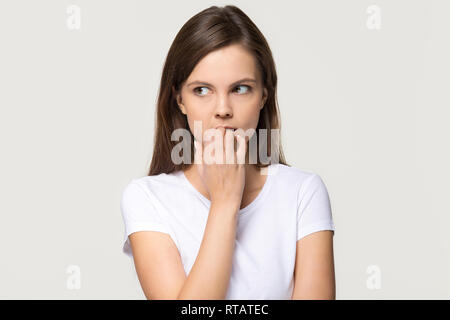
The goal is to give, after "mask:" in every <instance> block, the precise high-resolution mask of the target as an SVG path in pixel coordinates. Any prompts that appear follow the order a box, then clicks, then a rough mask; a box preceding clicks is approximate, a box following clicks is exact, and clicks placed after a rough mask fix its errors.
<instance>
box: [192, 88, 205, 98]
mask: <svg viewBox="0 0 450 320" xmlns="http://www.w3.org/2000/svg"><path fill="white" fill-rule="evenodd" d="M198 89H208V88H207V87H197V88H195V89H194V92H195V93H198ZM199 95H200V96H204V94H199Z"/></svg>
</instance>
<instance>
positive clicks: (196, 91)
mask: <svg viewBox="0 0 450 320" xmlns="http://www.w3.org/2000/svg"><path fill="white" fill-rule="evenodd" d="M239 88H245V90H244V92H242V94H245V93H247V92H250V91H252V88H251V87H250V86H247V85H243V84H241V85H239V86H237V87H236V88H235V89H239ZM205 90H209V88H208V87H197V88H194V92H195V93H196V94H198V95H199V96H204V95H206V93H207V91H205ZM202 91H203V93H204V94H202ZM241 91H242V90H241Z"/></svg>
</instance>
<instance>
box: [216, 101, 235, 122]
mask: <svg viewBox="0 0 450 320" xmlns="http://www.w3.org/2000/svg"><path fill="white" fill-rule="evenodd" d="M232 115H233V109H232V108H231V105H230V102H229V101H228V100H227V98H220V99H219V101H218V102H217V107H216V116H219V117H231V116H232Z"/></svg>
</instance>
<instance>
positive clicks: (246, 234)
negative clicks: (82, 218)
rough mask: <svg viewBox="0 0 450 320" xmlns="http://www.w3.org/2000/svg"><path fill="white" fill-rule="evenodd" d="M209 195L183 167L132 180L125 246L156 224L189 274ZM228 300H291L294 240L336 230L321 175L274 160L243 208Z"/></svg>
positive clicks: (124, 203)
mask: <svg viewBox="0 0 450 320" xmlns="http://www.w3.org/2000/svg"><path fill="white" fill-rule="evenodd" d="M209 207H210V201H209V200H208V199H207V198H205V197H204V196H203V195H202V194H201V193H200V192H199V191H198V190H197V189H195V187H194V186H193V185H192V184H191V183H190V182H189V180H188V179H187V178H186V176H185V175H184V173H183V172H182V171H177V172H174V173H170V174H165V173H162V174H159V175H155V176H145V177H142V178H136V179H132V180H131V181H130V183H129V184H128V185H127V186H126V188H125V189H124V191H123V194H122V199H121V211H122V216H123V219H124V224H125V234H124V244H123V249H122V250H123V252H124V253H125V254H126V255H128V256H129V257H133V255H132V251H131V247H130V243H129V239H128V236H129V235H130V234H131V233H133V232H136V231H159V232H163V233H167V234H169V235H170V236H171V238H172V240H173V241H174V243H175V245H176V246H177V248H178V250H179V252H180V256H181V259H182V262H183V267H184V270H185V272H186V275H188V274H189V271H190V270H191V268H192V265H193V264H194V262H195V259H196V257H197V254H198V251H199V248H200V244H201V241H202V238H203V233H204V230H205V227H206V222H207V218H208V213H209ZM238 215H239V220H238V224H237V230H236V243H235V250H234V256H233V262H232V273H231V278H230V284H229V289H228V292H227V297H226V299H266V300H268V299H291V295H292V290H293V272H294V267H295V254H296V241H297V240H299V239H301V238H303V237H305V236H307V235H309V234H311V233H313V232H316V231H320V230H333V235H334V223H333V218H332V213H331V206H330V200H329V196H328V192H327V188H326V186H325V184H324V182H323V181H322V179H321V178H320V176H319V175H318V174H316V173H313V172H307V171H302V170H299V169H297V168H295V167H289V166H286V165H283V164H272V165H270V167H269V174H268V176H267V180H266V182H265V185H264V187H263V188H262V190H261V191H260V193H259V194H258V195H257V197H256V198H255V199H254V200H253V202H252V203H250V204H249V205H247V206H246V207H245V208H243V209H241V210H240V211H239V213H238Z"/></svg>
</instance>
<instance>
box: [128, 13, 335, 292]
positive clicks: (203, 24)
mask: <svg viewBox="0 0 450 320" xmlns="http://www.w3.org/2000/svg"><path fill="white" fill-rule="evenodd" d="M276 88H277V75H276V70H275V63H274V60H273V57H272V54H271V51H270V48H269V46H268V44H267V42H266V40H265V38H264V36H263V35H262V33H261V32H260V31H259V30H258V28H257V27H256V26H255V24H254V23H253V22H252V21H251V20H250V19H249V17H248V16H247V15H246V14H245V13H244V12H242V11H241V10H240V9H238V8H237V7H235V6H225V7H217V6H212V7H210V8H208V9H205V10H203V11H201V12H200V13H198V14H196V15H195V16H194V17H192V18H191V19H190V20H189V21H187V22H186V23H185V25H184V26H183V27H182V28H181V30H180V31H179V33H178V34H177V36H176V38H175V40H174V42H173V44H172V46H171V47H170V50H169V53H168V55H167V59H166V61H165V65H164V69H163V72H162V79H161V83H160V90H159V97H158V105H157V113H156V115H157V122H156V130H155V131H156V132H155V140H154V150H153V158H152V161H151V166H150V172H149V175H148V176H145V177H141V178H136V179H132V181H131V182H130V183H129V184H128V185H127V186H126V188H125V190H124V192H123V195H122V200H121V210H122V215H123V218H124V223H125V238H124V246H123V251H124V252H125V253H126V254H127V255H129V256H130V257H132V258H134V264H135V268H136V272H137V275H138V278H139V281H140V284H141V286H142V289H143V291H144V294H145V296H146V297H147V299H335V275H334V260H333V235H334V224H333V219H332V215H331V206H330V201H329V197H328V193H327V189H326V187H325V184H324V183H323V181H322V179H321V178H320V176H319V175H317V174H316V173H313V172H307V171H303V170H299V169H297V168H294V167H291V166H290V165H288V164H287V163H286V161H285V160H284V156H283V152H282V148H281V145H280V144H279V141H278V139H277V136H278V137H279V136H280V135H279V134H278V135H277V130H279V129H280V118H279V110H278V106H277V99H276ZM197 124H200V129H198V127H196V125H197ZM227 128H231V129H227ZM180 129H182V130H185V132H187V133H188V135H187V139H183V141H182V144H183V146H184V147H186V146H187V147H188V148H184V149H183V161H182V162H179V161H176V159H177V158H176V157H175V156H174V155H176V153H177V152H174V150H177V145H178V146H179V143H180V141H177V139H174V132H175V131H176V130H180ZM208 130H215V133H216V135H215V136H214V139H210V140H208V139H205V134H206V132H207V131H208ZM247 130H250V132H254V134H253V135H244V134H243V132H244V133H245V132H248V131H247ZM252 130H254V131H252ZM263 132H265V134H262V133H263ZM184 138H186V135H184ZM212 141H214V142H215V143H216V142H220V144H219V149H217V148H215V149H214V152H212V153H210V155H213V156H214V157H215V156H216V152H217V154H218V155H221V153H220V152H221V151H223V153H222V155H221V156H220V157H219V158H214V159H215V160H217V159H219V161H216V162H212V163H211V161H206V160H205V156H206V154H207V149H208V147H210V146H211V142H212ZM250 141H252V142H256V145H257V150H258V152H256V153H255V152H254V151H255V149H252V148H251V145H252V144H251V143H250ZM215 146H216V147H217V145H215ZM263 146H265V147H266V148H265V149H264V150H265V151H266V152H267V155H268V156H270V157H271V158H270V162H269V163H267V162H266V161H262V160H263V159H261V154H264V153H261V152H259V150H260V149H261V148H262V147H263ZM186 150H187V151H186ZM191 150H192V151H193V152H191ZM210 150H211V149H210ZM230 150H232V151H231V153H230ZM202 151H203V152H202ZM227 154H228V155H230V154H231V156H232V160H233V161H232V162H231V163H230V162H222V160H225V155H227ZM255 154H256V161H250V159H251V158H252V157H250V155H252V156H253V155H255ZM274 155H276V157H275V159H274V157H273V156H274ZM238 158H239V159H244V158H245V161H244V162H243V161H241V162H239V161H236V160H237V159H238ZM198 159H200V161H197V160H198ZM227 159H230V158H227ZM253 159H255V158H253ZM224 163H225V164H224Z"/></svg>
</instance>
